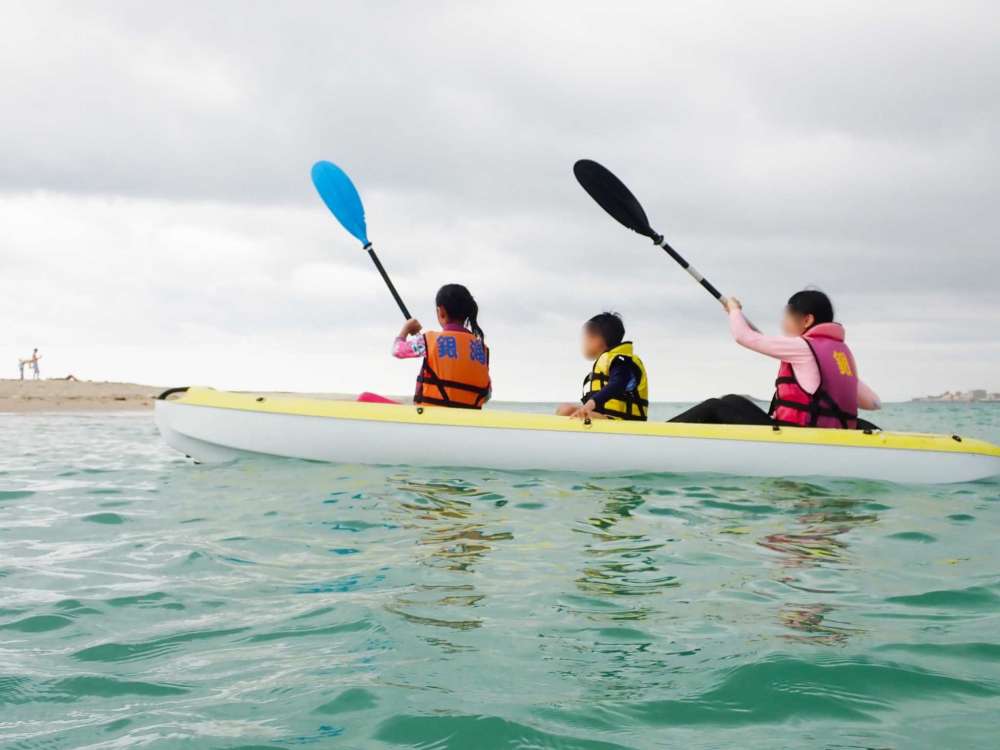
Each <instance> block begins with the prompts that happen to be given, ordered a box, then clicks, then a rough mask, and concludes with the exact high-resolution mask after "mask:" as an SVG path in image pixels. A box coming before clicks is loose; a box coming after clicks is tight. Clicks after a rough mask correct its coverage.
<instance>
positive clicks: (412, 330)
mask: <svg viewBox="0 0 1000 750" xmlns="http://www.w3.org/2000/svg"><path fill="white" fill-rule="evenodd" d="M420 328H421V326H420V321H418V320H415V319H414V318H410V319H409V320H408V321H406V324H405V325H404V326H403V328H402V330H401V331H400V332H399V335H398V336H397V337H396V340H395V341H394V342H393V344H392V356H393V357H395V358H396V359H413V358H415V357H423V356H424V355H425V354H427V341H426V340H425V339H424V337H423V336H416V335H414V334H417V333H420Z"/></svg>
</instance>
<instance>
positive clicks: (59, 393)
mask: <svg viewBox="0 0 1000 750" xmlns="http://www.w3.org/2000/svg"><path fill="white" fill-rule="evenodd" d="M162 391H163V388H160V387H158V386H155V385H138V384H136V383H110V382H106V381H90V380H76V381H73V380H0V412H15V413H28V412H50V411H135V410H141V409H152V408H153V399H154V398H156V396H157V395H158V394H159V393H161V392H162Z"/></svg>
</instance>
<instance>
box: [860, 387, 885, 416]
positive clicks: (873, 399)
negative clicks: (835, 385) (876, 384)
mask: <svg viewBox="0 0 1000 750" xmlns="http://www.w3.org/2000/svg"><path fill="white" fill-rule="evenodd" d="M858 406H860V407H861V408H862V409H867V410H868V411H878V410H879V409H881V408H882V399H880V398H879V397H878V394H877V393H875V391H873V390H872V389H871V388H870V387H869V386H868V385H867V384H866V383H864V382H862V381H860V380H859V381H858Z"/></svg>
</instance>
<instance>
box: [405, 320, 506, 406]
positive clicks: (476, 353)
mask: <svg viewBox="0 0 1000 750" xmlns="http://www.w3.org/2000/svg"><path fill="white" fill-rule="evenodd" d="M424 341H425V342H426V344H427V352H426V354H425V355H424V363H423V365H422V366H421V368H420V376H419V377H418V378H417V392H416V393H415V394H414V396H413V402H414V403H416V404H434V405H436V406H451V407H455V408H458V409H482V408H483V404H485V403H486V399H487V398H489V395H490V350H489V349H488V348H487V347H486V344H484V343H483V340H482V339H481V338H479V337H478V336H474V335H473V334H471V333H469V332H468V331H465V330H462V331H428V332H427V333H425V334H424Z"/></svg>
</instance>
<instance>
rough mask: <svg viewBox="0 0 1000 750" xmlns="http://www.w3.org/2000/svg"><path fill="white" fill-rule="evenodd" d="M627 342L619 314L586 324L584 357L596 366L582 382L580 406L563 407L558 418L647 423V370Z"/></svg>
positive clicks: (597, 317)
mask: <svg viewBox="0 0 1000 750" xmlns="http://www.w3.org/2000/svg"><path fill="white" fill-rule="evenodd" d="M624 338H625V326H624V324H623V323H622V319H621V317H619V315H618V314H617V313H610V312H605V313H601V314H600V315H595V316H594V317H592V318H591V319H590V320H588V321H587V322H586V323H584V324H583V346H582V349H583V356H584V357H586V358H587V359H592V360H594V364H593V366H592V367H591V368H590V374H588V375H587V377H586V378H584V380H583V398H581V399H580V403H577V404H562V405H560V406H559V407H558V408H557V409H556V414H558V415H560V416H563V417H574V418H576V419H588V418H592V417H596V418H598V419H630V420H641V421H645V420H646V410H647V408H648V407H649V390H648V385H647V378H646V367H645V365H643V364H642V360H641V359H639V357H637V356H636V355H635V354H634V353H633V352H632V342H631V341H623V340H622V339H624Z"/></svg>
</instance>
